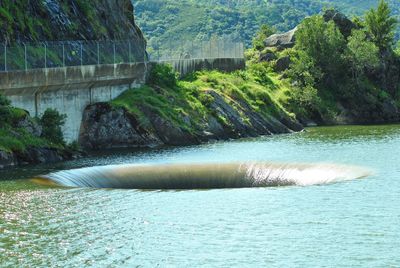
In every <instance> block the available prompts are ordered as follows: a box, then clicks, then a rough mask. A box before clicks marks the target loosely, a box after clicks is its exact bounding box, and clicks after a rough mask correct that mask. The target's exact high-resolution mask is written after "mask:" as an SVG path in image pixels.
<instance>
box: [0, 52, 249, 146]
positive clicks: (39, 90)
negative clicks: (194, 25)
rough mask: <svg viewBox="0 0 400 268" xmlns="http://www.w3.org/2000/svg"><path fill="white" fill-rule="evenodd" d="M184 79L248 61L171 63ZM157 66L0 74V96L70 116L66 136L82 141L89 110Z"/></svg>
mask: <svg viewBox="0 0 400 268" xmlns="http://www.w3.org/2000/svg"><path fill="white" fill-rule="evenodd" d="M167 63H169V64H171V65H172V66H173V67H174V68H175V69H176V70H177V71H178V72H180V73H181V75H184V74H187V73H189V72H193V71H198V70H201V69H219V70H223V71H233V70H237V69H242V68H244V64H245V63H244V59H210V60H208V59H205V60H204V59H203V60H202V59H185V60H173V61H167ZM154 64H155V63H135V64H111V65H90V66H76V67H65V68H48V69H35V70H28V71H17V72H2V73H1V72H0V93H2V94H4V95H5V96H6V97H7V98H9V99H10V100H11V102H12V105H14V106H15V107H18V108H22V109H25V110H27V111H28V112H29V113H30V114H31V115H32V116H40V115H42V114H43V112H44V111H45V110H46V109H48V108H53V109H56V110H58V111H59V112H60V113H62V114H66V115H67V120H66V124H65V126H64V129H63V132H64V137H65V139H66V140H67V141H69V142H71V141H75V140H77V139H78V137H79V132H80V126H81V121H82V113H83V110H84V109H85V108H86V106H88V105H90V104H93V103H96V102H105V101H110V100H112V99H114V98H116V97H117V96H118V95H120V94H121V93H122V92H124V91H125V90H127V89H129V88H135V87H139V86H141V85H143V84H144V83H145V80H146V76H147V74H148V71H149V70H150V68H151V66H153V65H154Z"/></svg>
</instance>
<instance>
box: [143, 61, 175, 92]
mask: <svg viewBox="0 0 400 268" xmlns="http://www.w3.org/2000/svg"><path fill="white" fill-rule="evenodd" d="M148 81H149V83H150V84H151V85H158V86H166V87H174V86H176V83H177V81H178V74H177V73H176V72H175V70H174V69H173V68H172V66H171V65H167V64H157V65H155V66H154V67H153V68H152V69H151V72H150V77H149V80H148Z"/></svg>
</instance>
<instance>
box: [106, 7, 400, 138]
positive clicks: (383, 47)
mask: <svg viewBox="0 0 400 268" xmlns="http://www.w3.org/2000/svg"><path fill="white" fill-rule="evenodd" d="M328 11H331V12H336V11H335V10H328ZM325 14H326V13H325ZM391 14H392V13H391V11H390V9H389V6H388V5H387V3H386V2H384V1H381V2H380V4H379V6H378V7H377V8H376V9H371V10H369V11H368V12H367V13H366V14H365V16H364V17H354V18H353V21H350V20H348V19H347V18H345V17H342V19H343V20H347V21H346V22H348V25H347V26H346V25H345V26H343V25H342V24H341V23H340V22H335V21H333V20H331V19H327V18H325V17H324V16H323V15H313V16H310V17H308V18H306V19H304V20H303V22H302V23H301V24H300V25H299V26H298V30H297V32H296V43H295V46H294V47H292V48H288V49H279V48H271V47H265V45H264V42H263V41H264V40H265V38H266V37H268V36H269V35H271V34H272V33H273V32H274V29H273V28H272V27H268V26H263V27H262V28H261V30H260V32H259V33H258V34H257V35H256V38H254V39H253V48H252V49H250V50H249V51H248V52H247V57H248V63H247V68H246V70H243V71H237V72H234V73H229V74H228V73H221V72H217V71H203V72H198V73H195V74H193V75H190V76H189V77H187V78H185V79H183V80H176V77H175V76H174V75H173V73H171V71H170V70H169V69H168V68H167V69H165V68H162V67H157V69H156V72H157V73H158V75H155V76H153V80H152V82H151V83H150V85H148V86H146V87H143V88H141V89H139V90H132V91H128V92H127V93H125V94H123V95H122V96H121V97H119V98H118V99H117V100H115V101H114V105H117V106H123V107H125V108H127V109H128V110H130V111H131V112H132V113H134V114H136V115H137V116H138V117H139V118H142V120H141V122H142V123H143V124H146V122H148V120H147V119H146V116H145V115H144V114H143V113H141V112H140V110H139V109H137V107H139V106H141V105H145V106H148V107H149V109H152V110H153V111H154V112H156V113H158V114H159V115H161V116H162V117H164V118H165V119H167V120H169V121H171V122H174V123H175V124H177V125H181V126H185V127H186V128H188V129H191V131H199V130H200V129H201V123H199V124H193V123H190V124H188V123H187V122H185V120H183V119H182V118H185V116H188V117H189V118H191V122H192V121H193V120H194V122H203V121H204V120H205V118H206V116H207V114H209V113H210V112H211V111H210V110H209V109H208V105H210V103H212V102H213V98H212V97H211V96H210V94H208V93H209V91H210V90H212V91H215V92H217V93H218V94H220V95H222V96H223V97H224V98H225V99H226V100H229V101H228V102H229V103H231V105H233V106H235V105H237V103H240V102H241V101H244V102H245V103H247V104H248V105H250V107H252V109H254V110H255V111H257V112H258V113H260V114H262V115H263V116H269V115H272V116H275V117H281V116H282V114H284V115H285V116H288V117H297V119H298V120H300V121H301V122H302V123H305V124H307V123H308V122H310V121H314V122H316V123H319V124H335V123H352V122H354V123H367V122H368V123H371V122H388V121H397V120H398V119H399V118H398V109H399V106H400V105H399V104H400V101H399V97H400V96H399V94H398V93H399V85H400V77H399V72H400V59H399V56H398V55H397V54H396V53H398V52H395V51H396V50H395V37H394V35H395V34H394V31H395V29H396V20H395V17H394V16H392V15H391ZM344 27H347V28H344ZM397 51H399V48H397ZM266 55H272V57H271V59H269V60H266V58H268V57H265V56H266ZM281 59H288V60H289V63H290V64H289V65H288V66H287V67H286V68H283V69H281V68H277V64H278V62H279V61H280V60H281ZM239 100H240V101H239ZM219 120H220V122H224V121H226V120H225V119H224V118H219Z"/></svg>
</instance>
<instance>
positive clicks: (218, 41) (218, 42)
mask: <svg viewBox="0 0 400 268" xmlns="http://www.w3.org/2000/svg"><path fill="white" fill-rule="evenodd" d="M219 45H220V40H219V39H217V51H218V52H217V53H218V56H217V58H220V56H219Z"/></svg>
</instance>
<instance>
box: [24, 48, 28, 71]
mask: <svg viewBox="0 0 400 268" xmlns="http://www.w3.org/2000/svg"><path fill="white" fill-rule="evenodd" d="M24 55H25V71H28V57H27V53H26V44H25V43H24Z"/></svg>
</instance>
